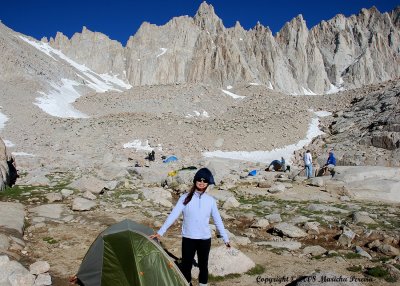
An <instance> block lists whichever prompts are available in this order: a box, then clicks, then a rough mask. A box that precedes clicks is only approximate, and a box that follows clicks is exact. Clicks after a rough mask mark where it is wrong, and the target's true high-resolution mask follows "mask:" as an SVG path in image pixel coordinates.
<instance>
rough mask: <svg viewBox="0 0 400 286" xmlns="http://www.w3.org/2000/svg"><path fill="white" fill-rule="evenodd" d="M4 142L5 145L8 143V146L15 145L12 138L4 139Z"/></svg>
mask: <svg viewBox="0 0 400 286" xmlns="http://www.w3.org/2000/svg"><path fill="white" fill-rule="evenodd" d="M3 142H4V145H6V147H14V146H15V144H14V143H12V142H11V141H10V140H6V139H3Z"/></svg>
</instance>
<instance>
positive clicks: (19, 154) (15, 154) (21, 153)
mask: <svg viewBox="0 0 400 286" xmlns="http://www.w3.org/2000/svg"><path fill="white" fill-rule="evenodd" d="M11 154H13V155H14V156H28V157H36V155H33V154H30V153H25V152H11Z"/></svg>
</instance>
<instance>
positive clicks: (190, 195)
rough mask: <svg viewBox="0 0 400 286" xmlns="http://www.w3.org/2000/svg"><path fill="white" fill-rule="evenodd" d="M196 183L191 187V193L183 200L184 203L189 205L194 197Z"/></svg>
mask: <svg viewBox="0 0 400 286" xmlns="http://www.w3.org/2000/svg"><path fill="white" fill-rule="evenodd" d="M196 189H197V188H196V184H193V186H192V187H191V188H190V191H189V194H188V195H187V196H186V198H185V200H184V201H183V205H185V206H186V205H187V204H188V203H189V202H190V201H191V200H192V197H193V194H194V192H195V191H196Z"/></svg>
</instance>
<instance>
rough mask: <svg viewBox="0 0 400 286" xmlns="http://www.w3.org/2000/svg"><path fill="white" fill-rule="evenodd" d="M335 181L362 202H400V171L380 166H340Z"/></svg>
mask: <svg viewBox="0 0 400 286" xmlns="http://www.w3.org/2000/svg"><path fill="white" fill-rule="evenodd" d="M336 169H337V172H336V175H335V177H334V179H335V180H337V181H341V182H343V183H345V184H346V186H347V189H348V190H349V192H350V194H351V195H352V197H354V198H356V199H361V200H373V201H386V202H391V203H398V202H400V169H399V168H389V167H380V166H346V167H345V166H339V167H337V168H336Z"/></svg>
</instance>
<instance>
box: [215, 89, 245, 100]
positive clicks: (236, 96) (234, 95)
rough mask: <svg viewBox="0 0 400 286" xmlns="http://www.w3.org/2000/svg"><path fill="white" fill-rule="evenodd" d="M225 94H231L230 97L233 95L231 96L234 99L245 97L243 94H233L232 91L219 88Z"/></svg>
mask: <svg viewBox="0 0 400 286" xmlns="http://www.w3.org/2000/svg"><path fill="white" fill-rule="evenodd" d="M221 90H222V91H223V92H224V93H225V94H227V95H229V96H231V97H233V98H235V99H242V98H245V96H241V95H237V94H234V93H232V92H230V91H227V90H225V89H221Z"/></svg>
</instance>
